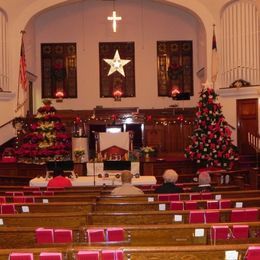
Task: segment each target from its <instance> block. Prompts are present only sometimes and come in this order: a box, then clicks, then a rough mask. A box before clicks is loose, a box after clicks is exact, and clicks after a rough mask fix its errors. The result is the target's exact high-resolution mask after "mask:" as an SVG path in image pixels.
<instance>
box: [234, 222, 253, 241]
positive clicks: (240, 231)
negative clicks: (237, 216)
mask: <svg viewBox="0 0 260 260" xmlns="http://www.w3.org/2000/svg"><path fill="white" fill-rule="evenodd" d="M232 234H233V239H248V235H249V226H248V225H233V227H232Z"/></svg>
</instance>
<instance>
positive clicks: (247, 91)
mask: <svg viewBox="0 0 260 260" xmlns="http://www.w3.org/2000/svg"><path fill="white" fill-rule="evenodd" d="M216 92H217V94H218V95H219V96H220V97H240V96H252V95H253V96H259V95H260V85H259V86H247V87H240V88H220V89H219V90H217V91H216Z"/></svg>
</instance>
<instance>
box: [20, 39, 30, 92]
mask: <svg viewBox="0 0 260 260" xmlns="http://www.w3.org/2000/svg"><path fill="white" fill-rule="evenodd" d="M19 85H20V86H21V87H22V89H23V90H24V91H26V90H27V85H28V81H27V77H26V61H25V51H24V42H23V34H22V42H21V52H20V69H19Z"/></svg>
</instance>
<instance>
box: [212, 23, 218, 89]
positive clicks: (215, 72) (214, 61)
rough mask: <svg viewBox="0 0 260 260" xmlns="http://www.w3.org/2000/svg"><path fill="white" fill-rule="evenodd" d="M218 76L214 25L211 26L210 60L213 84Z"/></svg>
mask: <svg viewBox="0 0 260 260" xmlns="http://www.w3.org/2000/svg"><path fill="white" fill-rule="evenodd" d="M217 76H218V52H217V40H216V35H215V25H214V26H213V39H212V58H211V81H212V82H213V84H214V83H215V82H216V79H217Z"/></svg>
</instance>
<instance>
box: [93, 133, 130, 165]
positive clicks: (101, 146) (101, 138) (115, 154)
mask: <svg viewBox="0 0 260 260" xmlns="http://www.w3.org/2000/svg"><path fill="white" fill-rule="evenodd" d="M95 149H96V154H97V156H98V159H101V160H113V161H120V160H128V158H129V152H131V151H133V132H131V131H129V132H119V133H110V132H105V133H103V132H102V133H95Z"/></svg>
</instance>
